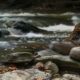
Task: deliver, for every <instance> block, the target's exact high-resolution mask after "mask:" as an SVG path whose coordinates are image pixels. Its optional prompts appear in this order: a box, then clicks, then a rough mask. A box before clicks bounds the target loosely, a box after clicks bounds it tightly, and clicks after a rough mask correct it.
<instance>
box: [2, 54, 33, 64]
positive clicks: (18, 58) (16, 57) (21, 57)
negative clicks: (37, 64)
mask: <svg viewBox="0 0 80 80" xmlns="http://www.w3.org/2000/svg"><path fill="white" fill-rule="evenodd" d="M33 59H34V56H33V54H32V53H30V52H16V53H11V54H6V55H5V56H4V57H2V62H3V63H22V62H23V63H24V62H30V61H32V60H33Z"/></svg>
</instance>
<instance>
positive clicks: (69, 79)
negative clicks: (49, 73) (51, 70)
mask: <svg viewBox="0 0 80 80" xmlns="http://www.w3.org/2000/svg"><path fill="white" fill-rule="evenodd" d="M52 80H80V76H79V75H76V74H63V76H62V77H61V78H53V79H52Z"/></svg>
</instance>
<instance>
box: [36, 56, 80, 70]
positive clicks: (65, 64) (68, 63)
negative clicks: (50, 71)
mask: <svg viewBox="0 0 80 80" xmlns="http://www.w3.org/2000/svg"><path fill="white" fill-rule="evenodd" d="M47 61H52V62H54V63H56V64H57V65H58V67H59V69H60V70H67V71H73V72H74V71H76V72H80V62H79V61H77V60H73V59H71V58H70V57H69V56H63V55H52V56H42V57H39V58H36V59H35V62H47Z"/></svg>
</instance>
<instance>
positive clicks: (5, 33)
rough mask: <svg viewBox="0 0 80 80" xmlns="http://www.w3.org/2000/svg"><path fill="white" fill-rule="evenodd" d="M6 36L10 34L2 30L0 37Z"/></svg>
mask: <svg viewBox="0 0 80 80" xmlns="http://www.w3.org/2000/svg"><path fill="white" fill-rule="evenodd" d="M6 35H10V32H9V31H8V30H0V37H4V36H6Z"/></svg>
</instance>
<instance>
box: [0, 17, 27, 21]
mask: <svg viewBox="0 0 80 80" xmlns="http://www.w3.org/2000/svg"><path fill="white" fill-rule="evenodd" d="M7 20H11V21H24V20H25V19H24V18H9V17H2V18H0V21H7Z"/></svg>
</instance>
